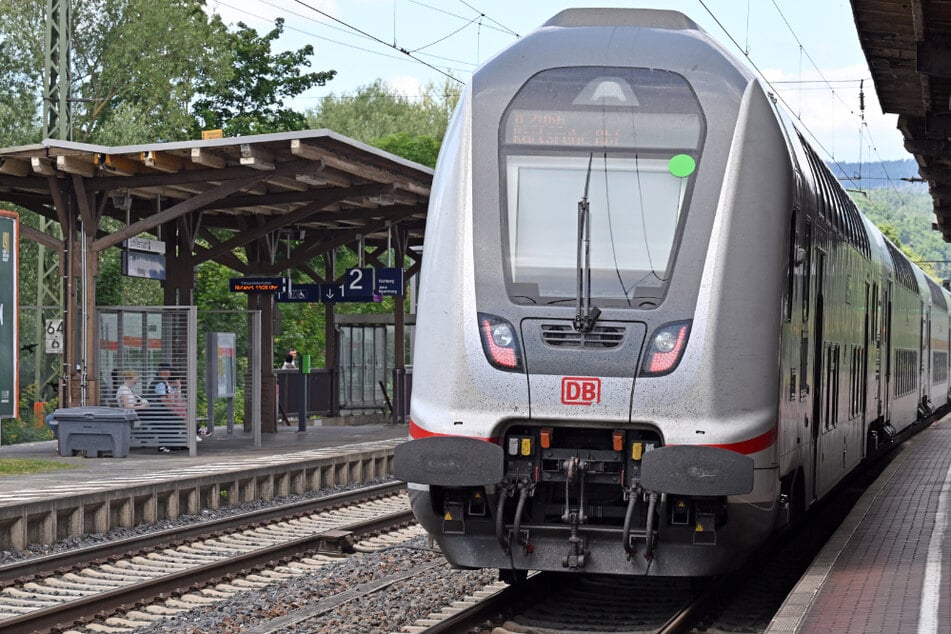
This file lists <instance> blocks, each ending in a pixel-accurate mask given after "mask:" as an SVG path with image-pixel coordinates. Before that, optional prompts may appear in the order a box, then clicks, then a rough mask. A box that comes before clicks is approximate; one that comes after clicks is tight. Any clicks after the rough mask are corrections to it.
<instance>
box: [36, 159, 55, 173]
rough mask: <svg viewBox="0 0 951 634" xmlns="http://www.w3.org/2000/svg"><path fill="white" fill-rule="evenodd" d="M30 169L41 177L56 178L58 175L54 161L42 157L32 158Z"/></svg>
mask: <svg viewBox="0 0 951 634" xmlns="http://www.w3.org/2000/svg"><path fill="white" fill-rule="evenodd" d="M30 167H32V168H33V171H34V172H35V173H37V174H39V175H40V176H54V175H55V174H56V167H54V166H53V161H52V160H50V159H48V158H44V157H42V156H31V157H30Z"/></svg>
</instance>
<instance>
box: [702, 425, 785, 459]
mask: <svg viewBox="0 0 951 634" xmlns="http://www.w3.org/2000/svg"><path fill="white" fill-rule="evenodd" d="M777 433H778V428H777V426H773V427H772V428H771V429H770V430H769V431H768V432H766V433H765V434H760V435H759V436H757V437H756V438H750V439H749V440H741V441H740V442H731V443H727V444H725V445H707V447H717V448H718V449H729V450H730V451H735V452H737V453H741V454H746V455H749V454H751V453H756V452H757V451H763V450H764V449H769V448H770V447H772V446H773V443H775V442H776V435H777Z"/></svg>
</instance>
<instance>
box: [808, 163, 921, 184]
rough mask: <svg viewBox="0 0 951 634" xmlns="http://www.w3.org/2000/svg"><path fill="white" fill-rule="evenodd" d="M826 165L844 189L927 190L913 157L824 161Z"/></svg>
mask: <svg viewBox="0 0 951 634" xmlns="http://www.w3.org/2000/svg"><path fill="white" fill-rule="evenodd" d="M826 165H827V166H828V167H829V169H830V170H832V175H833V176H835V177H836V178H838V179H839V182H840V183H842V186H843V187H845V188H846V189H879V188H883V187H887V188H889V189H899V190H902V191H916V192H926V191H928V184H927V183H923V182H921V177H920V176H919V175H918V163H916V162H915V161H914V159H904V160H901V161H882V162H874V163H845V162H841V161H839V162H833V161H826Z"/></svg>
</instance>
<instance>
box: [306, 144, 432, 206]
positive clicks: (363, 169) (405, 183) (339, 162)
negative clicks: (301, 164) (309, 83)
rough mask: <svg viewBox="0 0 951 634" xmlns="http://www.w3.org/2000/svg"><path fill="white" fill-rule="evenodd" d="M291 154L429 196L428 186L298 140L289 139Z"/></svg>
mask: <svg viewBox="0 0 951 634" xmlns="http://www.w3.org/2000/svg"><path fill="white" fill-rule="evenodd" d="M291 154H293V155H294V156H300V157H303V158H309V159H311V160H322V161H323V162H324V163H326V164H327V166H328V167H334V168H337V169H340V170H343V171H345V172H349V173H352V174H356V175H358V176H360V177H362V178H366V179H368V180H373V181H377V182H384V183H393V184H395V185H396V186H397V187H399V188H400V189H405V190H407V191H411V192H413V193H414V194H419V195H421V196H429V186H428V185H422V184H420V183H418V182H416V181H413V180H411V179H409V178H406V177H404V176H401V175H399V174H397V173H396V172H391V171H389V170H385V169H380V168H378V167H373V166H371V165H366V164H365V163H359V162H357V161H353V160H350V159H347V158H346V157H342V156H340V155H338V154H334V153H331V152H328V151H326V150H323V149H321V148H318V147H315V146H313V145H309V144H307V143H304V142H303V141H301V140H300V139H291Z"/></svg>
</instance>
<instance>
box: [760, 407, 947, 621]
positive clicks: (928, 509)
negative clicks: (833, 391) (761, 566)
mask: <svg viewBox="0 0 951 634" xmlns="http://www.w3.org/2000/svg"><path fill="white" fill-rule="evenodd" d="M897 451H899V452H900V453H899V455H897V456H896V457H895V458H894V459H893V460H892V461H891V463H889V465H888V466H887V467H886V468H885V470H884V471H883V472H882V474H881V475H880V476H879V478H878V479H877V480H876V481H875V483H874V484H873V485H872V486H871V487H869V488H868V489H867V490H866V492H865V493H864V494H863V495H862V497H861V498H860V499H859V501H858V502H857V503H856V505H855V507H853V509H852V511H851V512H850V513H849V515H848V516H847V517H846V519H845V521H843V522H842V524H841V526H839V528H838V530H837V531H836V533H835V534H834V535H833V537H832V539H830V540H829V542H828V543H827V544H826V546H825V547H824V548H823V550H822V551H821V552H820V553H819V555H817V556H816V558H815V560H814V561H813V562H812V564H811V566H810V567H809V569H808V570H807V572H806V573H805V574H804V575H803V576H802V578H801V579H800V580H799V583H798V584H797V585H796V587H795V588H794V589H793V591H792V592H791V593H790V594H789V596H788V597H787V598H786V601H785V602H784V603H783V605H782V607H781V608H780V610H779V612H777V614H776V616H775V617H774V618H773V620H772V622H771V623H770V625H769V627H768V628H767V630H766V631H767V632H768V633H769V634H787V633H797V634H805V633H812V632H823V633H827V632H836V633H843V632H845V633H856V634H858V633H862V634H868V633H874V632H882V633H889V634H892V633H896V632H902V633H905V632H917V633H919V634H924V633H943V634H951V522H949V514H951V416H946V417H944V418H943V419H941V420H939V421H937V422H936V423H934V424H932V425H931V426H929V427H927V428H926V429H924V430H922V431H921V432H920V433H918V434H917V435H915V436H914V437H913V438H911V439H910V440H908V441H907V442H906V443H904V445H902V446H901V447H900V448H899V449H898V450H897Z"/></svg>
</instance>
